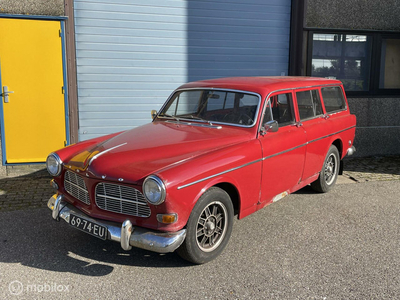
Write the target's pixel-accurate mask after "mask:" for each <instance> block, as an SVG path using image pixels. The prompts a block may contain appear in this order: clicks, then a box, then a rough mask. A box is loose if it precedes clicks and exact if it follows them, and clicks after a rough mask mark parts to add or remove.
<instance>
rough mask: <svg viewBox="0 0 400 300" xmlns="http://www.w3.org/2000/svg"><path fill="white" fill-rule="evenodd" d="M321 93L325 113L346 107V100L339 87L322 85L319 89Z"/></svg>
mask: <svg viewBox="0 0 400 300" xmlns="http://www.w3.org/2000/svg"><path fill="white" fill-rule="evenodd" d="M321 94H322V99H323V100H324V104H325V110H326V112H327V113H330V112H334V111H338V110H343V109H346V102H345V101H344V97H343V93H342V89H341V88H340V87H338V86H335V87H324V88H322V89H321Z"/></svg>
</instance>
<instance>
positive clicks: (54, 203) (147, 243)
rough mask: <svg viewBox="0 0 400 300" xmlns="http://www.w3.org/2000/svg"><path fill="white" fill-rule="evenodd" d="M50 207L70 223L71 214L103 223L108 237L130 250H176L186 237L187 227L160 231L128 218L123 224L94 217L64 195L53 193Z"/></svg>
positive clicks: (55, 213) (53, 212)
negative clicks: (141, 225) (138, 224)
mask: <svg viewBox="0 0 400 300" xmlns="http://www.w3.org/2000/svg"><path fill="white" fill-rule="evenodd" d="M47 206H48V208H50V209H51V210H52V217H53V219H54V220H57V221H59V220H60V219H63V220H64V221H65V222H67V223H68V224H69V218H70V214H71V213H72V214H74V215H76V216H78V217H81V218H83V219H86V220H88V221H91V222H93V223H96V224H99V225H102V226H104V227H106V228H107V231H108V234H107V239H108V240H111V241H115V242H118V243H120V244H121V247H122V249H124V250H130V249H131V248H132V247H137V248H141V249H145V250H150V251H154V252H158V253H168V252H173V251H175V250H176V249H177V248H178V247H179V246H180V245H181V244H182V243H183V240H184V239H185V237H186V229H182V230H180V231H177V232H167V233H166V232H158V231H154V230H150V229H145V228H141V227H134V226H132V223H131V221H129V220H126V221H125V222H124V223H122V224H118V223H114V222H108V221H104V220H99V219H93V218H91V217H89V216H87V215H86V214H84V213H82V212H81V211H80V210H79V209H77V208H75V207H74V206H73V205H71V204H69V203H67V202H66V201H64V196H63V195H58V196H57V195H53V196H52V197H51V198H50V199H49V201H48V202H47Z"/></svg>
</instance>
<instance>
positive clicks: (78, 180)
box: [64, 171, 90, 205]
mask: <svg viewBox="0 0 400 300" xmlns="http://www.w3.org/2000/svg"><path fill="white" fill-rule="evenodd" d="M64 187H65V190H66V191H67V192H68V194H70V195H71V196H73V197H75V198H76V199H78V200H79V201H82V202H83V203H85V204H88V205H89V204H90V200H89V192H88V190H87V188H86V184H85V181H84V180H83V178H82V177H81V176H79V175H78V174H76V173H74V172H71V171H67V172H65V177H64Z"/></svg>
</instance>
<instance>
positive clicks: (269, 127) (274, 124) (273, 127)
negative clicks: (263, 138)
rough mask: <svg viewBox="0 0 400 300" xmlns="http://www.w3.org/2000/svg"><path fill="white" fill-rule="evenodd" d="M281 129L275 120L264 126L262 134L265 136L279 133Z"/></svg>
mask: <svg viewBox="0 0 400 300" xmlns="http://www.w3.org/2000/svg"><path fill="white" fill-rule="evenodd" d="M278 129H279V125H278V122H277V121H275V120H272V121H268V122H266V123H265V124H264V125H263V129H262V131H261V134H262V135H264V134H266V133H267V132H277V131H278Z"/></svg>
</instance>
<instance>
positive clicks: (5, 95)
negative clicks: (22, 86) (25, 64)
mask: <svg viewBox="0 0 400 300" xmlns="http://www.w3.org/2000/svg"><path fill="white" fill-rule="evenodd" d="M12 93H14V92H12V91H9V90H8V86H3V94H2V96H4V103H8V95H9V94H12Z"/></svg>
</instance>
